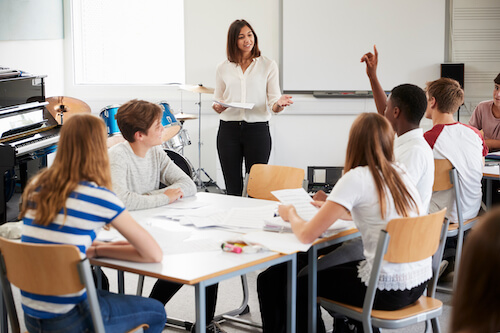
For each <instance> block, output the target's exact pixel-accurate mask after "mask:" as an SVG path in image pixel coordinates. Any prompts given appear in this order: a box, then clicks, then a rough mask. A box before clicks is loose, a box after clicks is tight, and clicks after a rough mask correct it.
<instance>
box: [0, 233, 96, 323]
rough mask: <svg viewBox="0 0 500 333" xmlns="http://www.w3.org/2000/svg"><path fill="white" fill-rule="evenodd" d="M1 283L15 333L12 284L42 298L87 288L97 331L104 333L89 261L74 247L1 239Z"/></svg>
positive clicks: (16, 319)
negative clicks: (42, 296)
mask: <svg viewBox="0 0 500 333" xmlns="http://www.w3.org/2000/svg"><path fill="white" fill-rule="evenodd" d="M0 281H1V285H2V292H3V296H4V300H5V303H6V306H7V310H8V312H9V316H10V321H11V326H12V327H13V330H12V331H13V332H19V326H18V325H19V323H18V318H17V313H16V309H15V306H14V301H13V296H12V290H11V287H10V284H13V285H15V286H17V287H18V288H20V289H22V290H24V291H26V292H29V293H34V294H39V295H54V296H57V295H65V294H72V293H77V292H79V291H80V290H82V289H84V288H86V292H87V298H88V301H89V305H90V312H91V314H92V320H93V322H94V329H95V331H96V332H104V325H103V322H102V317H101V312H100V309H99V303H98V300H97V294H96V290H95V285H94V281H93V278H92V273H91V268H90V264H89V262H88V260H87V259H84V260H82V259H81V258H80V251H79V250H78V249H77V248H76V246H73V245H60V244H31V243H20V242H14V241H10V240H7V239H5V238H2V237H0Z"/></svg>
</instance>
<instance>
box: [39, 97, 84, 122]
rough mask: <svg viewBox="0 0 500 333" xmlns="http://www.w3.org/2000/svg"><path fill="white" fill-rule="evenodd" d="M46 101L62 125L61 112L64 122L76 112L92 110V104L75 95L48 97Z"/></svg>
mask: <svg viewBox="0 0 500 333" xmlns="http://www.w3.org/2000/svg"><path fill="white" fill-rule="evenodd" d="M46 101H47V102H49V104H48V105H47V106H46V108H47V110H49V112H50V114H51V115H52V117H54V119H55V120H56V121H57V123H58V124H59V125H62V123H61V114H62V118H63V122H64V121H65V120H68V119H69V118H71V116H72V115H74V114H77V113H90V112H91V110H90V106H89V105H88V104H87V103H85V102H84V101H82V100H79V99H77V98H73V97H66V96H54V97H48V98H46Z"/></svg>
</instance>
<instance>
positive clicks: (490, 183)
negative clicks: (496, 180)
mask: <svg viewBox="0 0 500 333" xmlns="http://www.w3.org/2000/svg"><path fill="white" fill-rule="evenodd" d="M492 187H493V181H492V180H491V179H490V178H487V179H486V208H487V209H488V210H490V208H491V188H492Z"/></svg>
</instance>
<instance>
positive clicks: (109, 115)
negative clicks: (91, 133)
mask: <svg viewBox="0 0 500 333" xmlns="http://www.w3.org/2000/svg"><path fill="white" fill-rule="evenodd" d="M119 107H120V105H117V104H115V105H108V106H106V107H105V108H103V109H102V110H101V112H100V113H99V116H100V117H101V118H102V120H104V123H105V124H106V128H107V130H108V136H112V135H115V134H119V133H120V128H118V123H117V122H116V118H115V116H116V112H118V108H119Z"/></svg>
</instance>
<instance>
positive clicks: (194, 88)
mask: <svg viewBox="0 0 500 333" xmlns="http://www.w3.org/2000/svg"><path fill="white" fill-rule="evenodd" d="M180 88H181V89H182V90H186V91H191V92H195V93H198V94H213V93H214V88H208V87H205V86H203V85H202V84H201V83H200V84H197V85H191V84H186V85H183V86H181V87H180Z"/></svg>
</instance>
